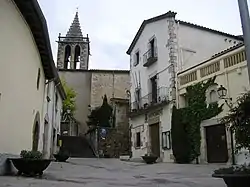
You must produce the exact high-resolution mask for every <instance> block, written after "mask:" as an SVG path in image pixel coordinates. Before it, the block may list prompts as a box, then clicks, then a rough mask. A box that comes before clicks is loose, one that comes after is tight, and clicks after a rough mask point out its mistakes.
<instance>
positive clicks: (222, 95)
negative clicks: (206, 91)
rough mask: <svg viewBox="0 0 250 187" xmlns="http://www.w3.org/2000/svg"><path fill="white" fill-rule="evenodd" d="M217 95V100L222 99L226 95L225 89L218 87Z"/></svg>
mask: <svg viewBox="0 0 250 187" xmlns="http://www.w3.org/2000/svg"><path fill="white" fill-rule="evenodd" d="M217 93H218V95H219V98H220V99H222V98H224V97H225V96H226V95H227V89H226V88H225V87H224V86H222V85H220V87H219V88H218V90H217Z"/></svg>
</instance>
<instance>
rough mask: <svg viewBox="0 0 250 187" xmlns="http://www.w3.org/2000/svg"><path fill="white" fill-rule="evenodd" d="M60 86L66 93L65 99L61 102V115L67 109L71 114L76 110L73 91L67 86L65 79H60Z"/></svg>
mask: <svg viewBox="0 0 250 187" xmlns="http://www.w3.org/2000/svg"><path fill="white" fill-rule="evenodd" d="M62 86H63V88H64V90H65V93H66V99H65V100H64V101H63V113H65V112H67V110H68V109H69V110H70V111H71V114H73V113H74V112H75V110H76V95H77V93H76V92H75V90H74V89H73V88H71V87H69V86H68V85H67V82H66V81H65V79H62Z"/></svg>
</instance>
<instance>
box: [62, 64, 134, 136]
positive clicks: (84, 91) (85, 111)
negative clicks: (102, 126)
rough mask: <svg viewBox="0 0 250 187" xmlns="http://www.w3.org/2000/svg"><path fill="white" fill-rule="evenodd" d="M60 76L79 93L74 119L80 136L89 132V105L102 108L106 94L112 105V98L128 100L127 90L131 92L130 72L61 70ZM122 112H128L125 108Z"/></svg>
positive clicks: (122, 108)
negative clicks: (77, 124) (87, 122)
mask: <svg viewBox="0 0 250 187" xmlns="http://www.w3.org/2000/svg"><path fill="white" fill-rule="evenodd" d="M59 74H60V76H61V77H62V78H63V79H65V81H66V82H67V84H68V86H69V87H71V88H73V89H74V90H75V91H76V93H77V95H76V112H75V116H74V117H75V119H76V120H77V122H79V135H80V134H84V133H85V132H86V131H87V130H88V127H87V124H86V121H87V120H88V115H89V112H90V111H89V109H90V108H89V107H88V106H89V105H90V106H91V108H94V107H98V106H101V105H102V101H103V100H102V97H103V96H104V95H105V94H106V95H107V97H108V100H109V103H110V104H111V105H112V103H111V102H110V99H111V98H112V97H115V98H119V99H127V95H126V90H129V85H130V83H129V82H130V81H129V71H125V70H114V71H113V70H73V69H68V70H66V69H60V70H59ZM119 106H120V104H119ZM119 108H120V107H119ZM125 108H126V107H125ZM121 111H126V109H124V106H122V107H121V109H119V112H121ZM119 115H121V114H120V113H119ZM123 116H124V114H123ZM123 118H124V117H123ZM127 120H128V119H127Z"/></svg>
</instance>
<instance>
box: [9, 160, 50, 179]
mask: <svg viewBox="0 0 250 187" xmlns="http://www.w3.org/2000/svg"><path fill="white" fill-rule="evenodd" d="M10 160H11V161H12V163H13V165H14V166H15V168H16V169H17V170H18V175H21V174H25V175H29V176H35V175H40V176H41V175H42V174H43V171H44V170H45V169H47V167H48V166H49V164H50V163H51V161H52V160H49V159H41V160H40V159H39V160H35V159H24V158H12V159H10Z"/></svg>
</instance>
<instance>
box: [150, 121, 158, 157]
mask: <svg viewBox="0 0 250 187" xmlns="http://www.w3.org/2000/svg"><path fill="white" fill-rule="evenodd" d="M149 134H150V140H151V152H152V154H154V155H156V156H158V157H160V133H159V123H155V124H152V125H150V126H149Z"/></svg>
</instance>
